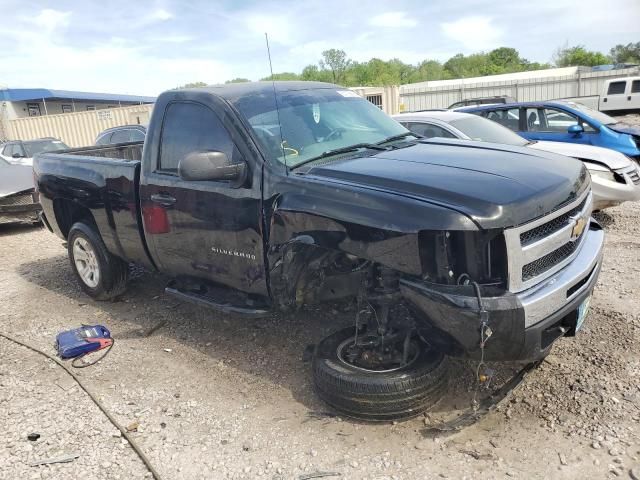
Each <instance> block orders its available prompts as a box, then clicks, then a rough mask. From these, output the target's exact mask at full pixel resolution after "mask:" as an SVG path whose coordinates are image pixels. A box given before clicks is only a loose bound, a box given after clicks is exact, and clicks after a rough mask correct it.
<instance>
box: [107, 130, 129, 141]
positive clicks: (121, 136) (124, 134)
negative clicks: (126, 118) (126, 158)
mask: <svg viewBox="0 0 640 480" xmlns="http://www.w3.org/2000/svg"><path fill="white" fill-rule="evenodd" d="M130 131H131V130H129V129H128V128H126V129H123V130H116V131H115V132H113V136H112V137H111V143H126V142H130V141H131V140H130V138H131V136H130V134H129V132H130Z"/></svg>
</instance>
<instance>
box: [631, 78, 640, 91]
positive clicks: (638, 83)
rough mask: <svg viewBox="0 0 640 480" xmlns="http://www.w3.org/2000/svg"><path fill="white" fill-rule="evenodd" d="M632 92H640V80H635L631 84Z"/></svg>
mask: <svg viewBox="0 0 640 480" xmlns="http://www.w3.org/2000/svg"><path fill="white" fill-rule="evenodd" d="M631 93H640V80H634V81H633V83H632V84H631Z"/></svg>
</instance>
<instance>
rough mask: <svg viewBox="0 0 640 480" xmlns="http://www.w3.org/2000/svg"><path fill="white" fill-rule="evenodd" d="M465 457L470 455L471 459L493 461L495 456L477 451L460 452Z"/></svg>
mask: <svg viewBox="0 0 640 480" xmlns="http://www.w3.org/2000/svg"><path fill="white" fill-rule="evenodd" d="M459 452H460V453H462V454H463V455H469V456H470V457H473V458H475V459H476V460H491V459H493V455H492V454H491V453H480V452H476V451H475V450H459Z"/></svg>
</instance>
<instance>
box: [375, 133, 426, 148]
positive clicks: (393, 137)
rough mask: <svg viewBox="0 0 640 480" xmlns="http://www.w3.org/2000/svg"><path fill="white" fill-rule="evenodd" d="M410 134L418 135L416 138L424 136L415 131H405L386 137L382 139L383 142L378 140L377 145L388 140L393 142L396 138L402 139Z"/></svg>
mask: <svg viewBox="0 0 640 480" xmlns="http://www.w3.org/2000/svg"><path fill="white" fill-rule="evenodd" d="M409 135H411V136H413V137H416V138H424V137H423V136H422V135H418V134H417V133H413V132H404V133H400V134H398V135H393V136H391V137H389V138H385V139H384V140H382V141H381V142H378V143H377V144H376V145H382V144H383V143H387V142H393V141H394V140H402V139H403V138H406V137H408V136H409Z"/></svg>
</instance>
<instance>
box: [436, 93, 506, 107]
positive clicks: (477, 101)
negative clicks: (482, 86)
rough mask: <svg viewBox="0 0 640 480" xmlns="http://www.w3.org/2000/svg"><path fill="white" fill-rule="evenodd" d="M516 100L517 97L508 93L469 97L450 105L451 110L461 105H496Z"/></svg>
mask: <svg viewBox="0 0 640 480" xmlns="http://www.w3.org/2000/svg"><path fill="white" fill-rule="evenodd" d="M515 101H516V99H515V98H513V97H509V96H508V95H497V96H495V97H477V98H467V99H465V100H461V101H459V102H456V103H452V104H451V105H449V110H451V109H453V108H460V107H471V106H474V105H495V104H499V103H512V102H515Z"/></svg>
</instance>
